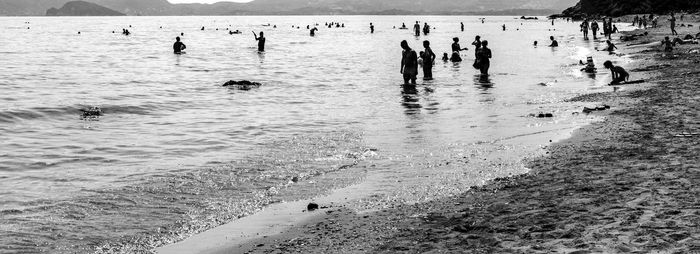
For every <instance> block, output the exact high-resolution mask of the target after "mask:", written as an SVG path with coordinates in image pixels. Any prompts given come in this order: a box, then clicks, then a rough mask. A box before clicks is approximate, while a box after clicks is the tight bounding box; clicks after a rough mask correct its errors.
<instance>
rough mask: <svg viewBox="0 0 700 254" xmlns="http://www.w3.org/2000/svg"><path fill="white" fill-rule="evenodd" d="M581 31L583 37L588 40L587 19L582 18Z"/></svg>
mask: <svg viewBox="0 0 700 254" xmlns="http://www.w3.org/2000/svg"><path fill="white" fill-rule="evenodd" d="M581 32H583V39H584V40H588V20H584V21H583V23H581Z"/></svg>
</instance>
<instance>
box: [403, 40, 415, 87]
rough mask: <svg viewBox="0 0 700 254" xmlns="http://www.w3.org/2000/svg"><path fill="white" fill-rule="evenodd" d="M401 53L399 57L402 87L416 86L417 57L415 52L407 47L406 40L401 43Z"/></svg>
mask: <svg viewBox="0 0 700 254" xmlns="http://www.w3.org/2000/svg"><path fill="white" fill-rule="evenodd" d="M401 48H402V49H403V53H402V55H401V74H403V83H404V85H408V84H409V81H410V84H413V85H415V84H416V76H417V75H418V55H416V51H414V50H413V49H411V47H409V46H408V42H407V41H406V40H403V41H401Z"/></svg>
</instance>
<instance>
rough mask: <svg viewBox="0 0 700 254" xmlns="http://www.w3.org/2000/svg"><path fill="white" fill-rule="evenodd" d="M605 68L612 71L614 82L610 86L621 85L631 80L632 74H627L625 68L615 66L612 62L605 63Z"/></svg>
mask: <svg viewBox="0 0 700 254" xmlns="http://www.w3.org/2000/svg"><path fill="white" fill-rule="evenodd" d="M603 66H605V68H606V69H610V71H611V72H612V82H610V84H609V85H619V84H621V83H623V82H625V81H627V80H629V78H630V74H629V73H627V71H626V70H625V68H622V67H620V66H614V65H613V63H612V62H610V61H605V63H603Z"/></svg>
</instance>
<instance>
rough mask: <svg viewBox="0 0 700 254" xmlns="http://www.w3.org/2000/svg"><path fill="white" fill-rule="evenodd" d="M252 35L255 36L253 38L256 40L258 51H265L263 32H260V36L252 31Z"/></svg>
mask: <svg viewBox="0 0 700 254" xmlns="http://www.w3.org/2000/svg"><path fill="white" fill-rule="evenodd" d="M253 36H255V40H256V41H258V51H260V52H264V51H265V36H264V33H263V32H260V37H258V36H257V35H255V31H253Z"/></svg>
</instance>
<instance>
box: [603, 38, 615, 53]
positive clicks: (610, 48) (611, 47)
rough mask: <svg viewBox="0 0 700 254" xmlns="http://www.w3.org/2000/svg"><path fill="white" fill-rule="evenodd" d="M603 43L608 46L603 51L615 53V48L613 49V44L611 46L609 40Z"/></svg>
mask: <svg viewBox="0 0 700 254" xmlns="http://www.w3.org/2000/svg"><path fill="white" fill-rule="evenodd" d="M605 43H607V44H608V47H607V48H605V51H608V52H610V53H612V52H613V51H615V50H616V49H617V47H615V44H613V43H612V42H610V40H607V41H605Z"/></svg>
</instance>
